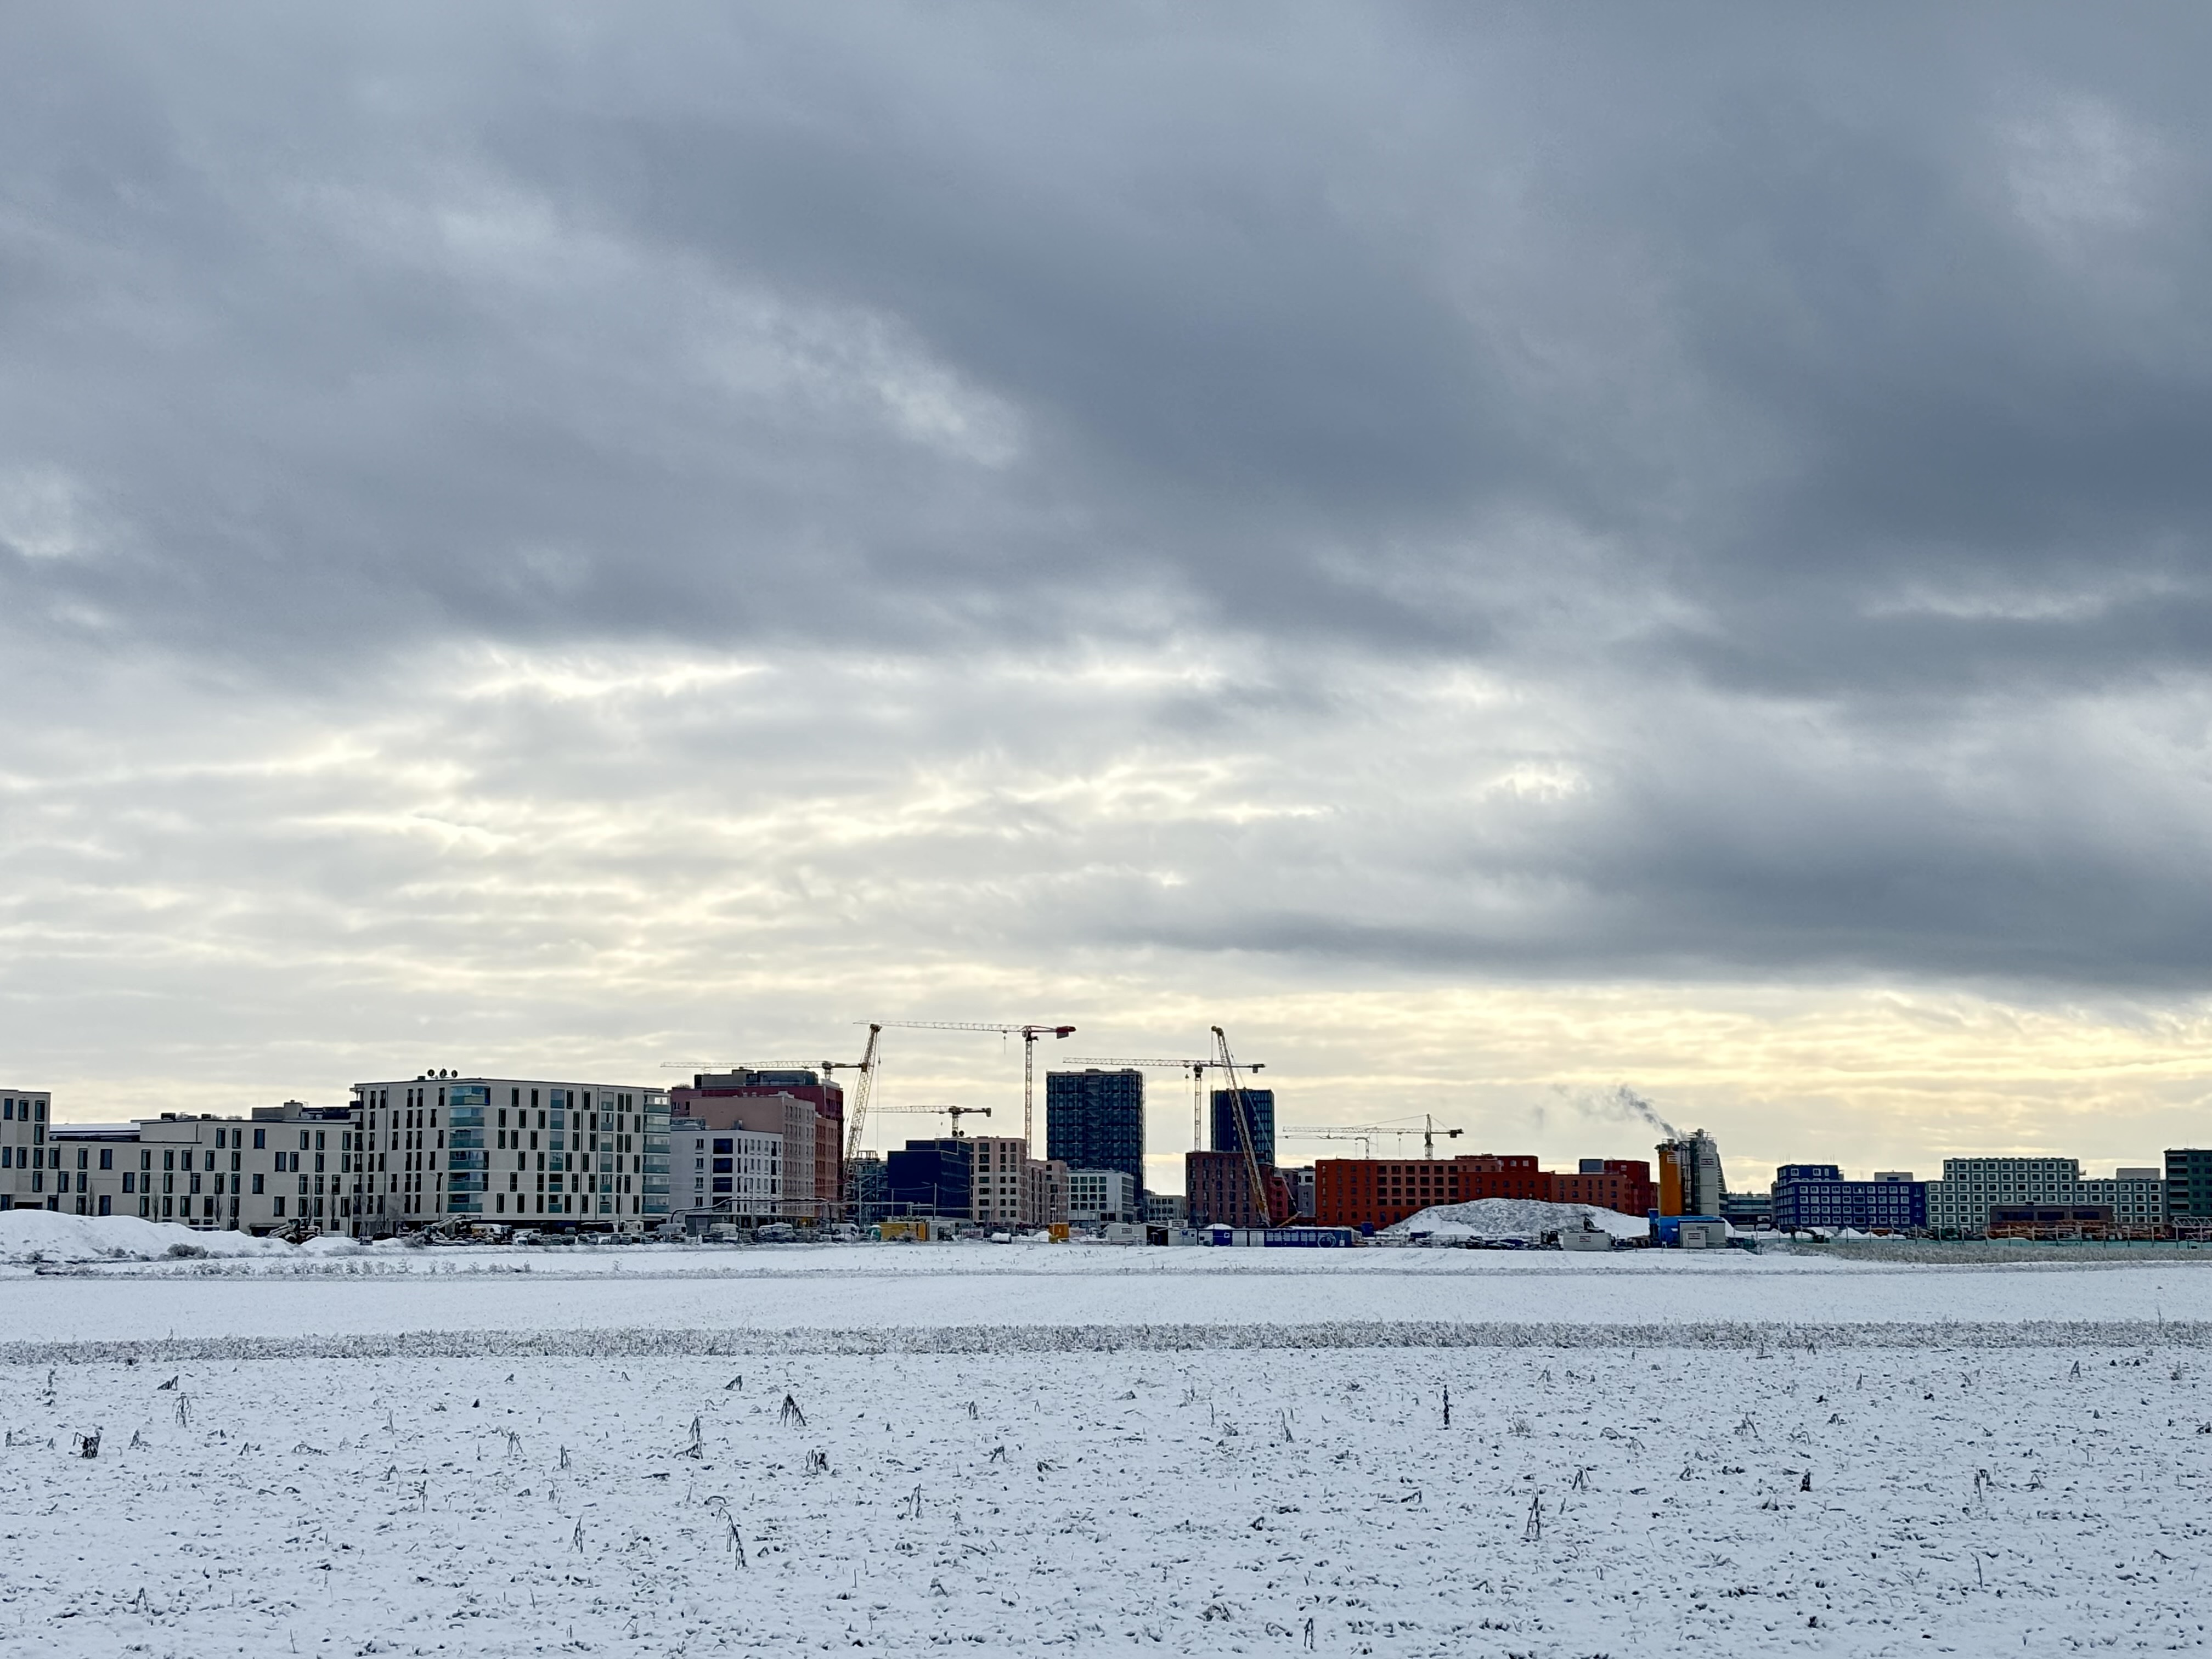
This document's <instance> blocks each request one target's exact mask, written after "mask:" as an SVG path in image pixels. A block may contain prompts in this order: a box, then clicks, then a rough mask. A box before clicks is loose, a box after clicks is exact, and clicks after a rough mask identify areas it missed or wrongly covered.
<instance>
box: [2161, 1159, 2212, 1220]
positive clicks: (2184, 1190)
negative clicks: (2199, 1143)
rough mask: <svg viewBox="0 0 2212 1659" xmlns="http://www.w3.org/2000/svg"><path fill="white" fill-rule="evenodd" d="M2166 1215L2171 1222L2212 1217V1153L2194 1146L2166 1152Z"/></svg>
mask: <svg viewBox="0 0 2212 1659" xmlns="http://www.w3.org/2000/svg"><path fill="white" fill-rule="evenodd" d="M2166 1216H2167V1218H2168V1219H2172V1218H2175V1217H2178V1216H2189V1217H2191V1218H2202V1217H2204V1216H2212V1152H2206V1151H2203V1150H2202V1149H2200V1148H2197V1147H2193V1146H2174V1147H2168V1148H2167V1149H2166Z"/></svg>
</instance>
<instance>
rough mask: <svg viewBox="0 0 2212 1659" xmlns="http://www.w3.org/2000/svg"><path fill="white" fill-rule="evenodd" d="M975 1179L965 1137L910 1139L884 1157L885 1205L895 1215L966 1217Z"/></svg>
mask: <svg viewBox="0 0 2212 1659" xmlns="http://www.w3.org/2000/svg"><path fill="white" fill-rule="evenodd" d="M974 1184H975V1161H974V1159H973V1158H970V1156H969V1151H968V1143H967V1142H966V1141H965V1140H963V1139H944V1140H909V1141H908V1142H907V1144H906V1146H904V1147H903V1148H902V1150H900V1151H898V1152H893V1153H891V1154H890V1156H888V1157H887V1158H884V1200H885V1202H884V1207H885V1208H886V1209H887V1210H888V1211H889V1212H890V1213H891V1214H892V1215H895V1216H903V1215H940V1216H957V1217H965V1216H966V1215H967V1214H968V1213H969V1210H970V1209H971V1208H972V1207H973V1199H974Z"/></svg>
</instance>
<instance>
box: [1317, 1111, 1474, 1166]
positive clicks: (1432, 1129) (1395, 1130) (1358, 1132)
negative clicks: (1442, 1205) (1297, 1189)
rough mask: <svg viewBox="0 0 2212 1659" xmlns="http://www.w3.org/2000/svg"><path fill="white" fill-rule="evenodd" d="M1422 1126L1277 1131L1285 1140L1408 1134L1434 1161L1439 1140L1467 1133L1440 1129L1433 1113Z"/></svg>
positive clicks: (1334, 1125) (1328, 1125)
mask: <svg viewBox="0 0 2212 1659" xmlns="http://www.w3.org/2000/svg"><path fill="white" fill-rule="evenodd" d="M1421 1122H1422V1127H1419V1128H1414V1127H1411V1126H1410V1125H1401V1124H1391V1123H1322V1124H1317V1125H1310V1126H1308V1127H1304V1128H1296V1129H1279V1130H1278V1131H1276V1133H1279V1134H1280V1135H1281V1136H1282V1137H1283V1139H1285V1140H1362V1141H1364V1140H1367V1139H1370V1138H1372V1137H1378V1136H1382V1135H1395V1136H1396V1137H1398V1139H1401V1140H1403V1139H1405V1138H1406V1137H1407V1135H1419V1136H1420V1138H1421V1156H1422V1157H1423V1158H1434V1157H1435V1156H1436V1155H1437V1136H1438V1135H1442V1136H1443V1138H1444V1139H1447V1140H1456V1139H1458V1138H1459V1137H1460V1136H1462V1135H1463V1134H1465V1133H1467V1131H1466V1130H1464V1129H1439V1128H1438V1127H1437V1120H1436V1118H1435V1117H1434V1116H1433V1115H1431V1114H1430V1113H1427V1112H1424V1113H1422V1114H1421Z"/></svg>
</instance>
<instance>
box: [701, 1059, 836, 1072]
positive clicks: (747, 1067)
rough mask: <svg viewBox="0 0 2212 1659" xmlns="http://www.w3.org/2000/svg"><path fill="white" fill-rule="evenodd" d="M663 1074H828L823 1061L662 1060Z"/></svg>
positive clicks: (828, 1065)
mask: <svg viewBox="0 0 2212 1659" xmlns="http://www.w3.org/2000/svg"><path fill="white" fill-rule="evenodd" d="M660 1069H661V1070H662V1071H664V1072H828V1071H834V1070H836V1066H834V1065H833V1064H832V1063H831V1062H829V1060H662V1061H661V1062H660Z"/></svg>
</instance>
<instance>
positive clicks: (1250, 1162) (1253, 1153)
mask: <svg viewBox="0 0 2212 1659" xmlns="http://www.w3.org/2000/svg"><path fill="white" fill-rule="evenodd" d="M1213 1053H1214V1060H1213V1063H1214V1064H1215V1065H1216V1066H1219V1067H1220V1068H1221V1071H1222V1073H1223V1075H1224V1076H1225V1077H1226V1078H1227V1079H1228V1082H1229V1106H1230V1109H1231V1112H1232V1113H1233V1114H1234V1115H1235V1116H1236V1119H1237V1142H1238V1145H1239V1148H1240V1150H1241V1151H1242V1152H1243V1154H1244V1176H1245V1179H1246V1180H1248V1181H1249V1182H1251V1183H1252V1207H1253V1208H1254V1209H1255V1210H1257V1211H1258V1212H1260V1225H1261V1226H1263V1227H1272V1226H1273V1225H1275V1206H1274V1200H1273V1194H1270V1193H1269V1192H1268V1190H1267V1176H1264V1175H1262V1174H1261V1172H1260V1150H1259V1147H1258V1146H1257V1145H1256V1144H1255V1141H1254V1139H1253V1136H1252V1113H1251V1111H1250V1109H1249V1107H1248V1106H1247V1105H1246V1103H1245V1100H1244V1087H1243V1085H1242V1084H1240V1083H1239V1082H1237V1057H1236V1056H1235V1055H1234V1054H1231V1053H1230V1052H1229V1034H1228V1033H1227V1032H1226V1031H1225V1030H1222V1029H1221V1028H1220V1027H1219V1026H1218V1025H1217V1026H1215V1027H1214V1028H1213ZM1287 1219H1289V1218H1288V1217H1285V1220H1287Z"/></svg>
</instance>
